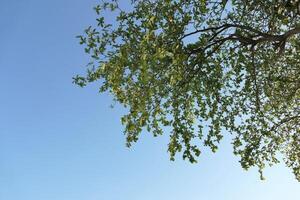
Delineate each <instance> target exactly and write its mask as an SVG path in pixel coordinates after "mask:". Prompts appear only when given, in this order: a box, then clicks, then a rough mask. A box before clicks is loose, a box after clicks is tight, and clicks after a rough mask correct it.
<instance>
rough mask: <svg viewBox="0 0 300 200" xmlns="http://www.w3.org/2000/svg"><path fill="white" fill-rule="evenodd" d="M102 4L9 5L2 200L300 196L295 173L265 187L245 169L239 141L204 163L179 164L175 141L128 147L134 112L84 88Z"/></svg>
mask: <svg viewBox="0 0 300 200" xmlns="http://www.w3.org/2000/svg"><path fill="white" fill-rule="evenodd" d="M96 3H97V1H96V0H75V1H74V0H51V1H49V0H48V1H46V0H26V1H25V0H1V1H0V27H1V31H0V41H1V45H0V75H1V79H0V91H1V93H0V113H1V114H0V200H102V199H105V200H127V199H128V200H129V199H130V200H140V199H143V200H153V199H156V200H168V199H172V200H177V199H178V200H179V199H189V200H196V199H197V200H198V199H205V200H217V199H222V200H240V199H244V200H248V199H249V200H250V199H251V200H252V199H256V200H263V199H264V200H265V199H272V200H282V199H297V198H299V196H300V183H298V182H297V181H296V180H295V179H294V176H293V175H292V174H291V172H290V170H289V169H287V168H285V167H284V166H281V165H279V166H275V167H273V168H271V169H267V170H266V172H265V175H266V178H267V180H266V181H260V180H259V174H258V173H257V170H256V169H252V170H249V171H248V172H246V171H244V170H242V169H241V167H240V166H239V163H238V159H237V158H236V157H234V156H233V154H232V148H231V146H230V144H229V143H230V141H229V140H226V139H225V140H224V141H223V143H222V144H221V147H220V150H219V152H218V153H216V154H211V153H209V152H208V151H204V155H202V157H201V158H200V162H199V163H198V164H196V165H192V164H189V163H187V162H184V161H182V160H181V159H177V160H176V161H175V162H170V161H169V157H168V154H167V152H166V150H167V146H166V144H167V142H168V141H167V139H168V137H167V136H164V137H159V138H153V137H151V135H150V134H148V133H144V134H143V135H142V136H141V139H140V141H139V142H138V143H137V144H136V145H134V146H133V148H132V149H128V148H126V147H125V138H124V136H123V133H122V126H121V124H120V116H121V115H122V113H123V112H124V110H123V109H122V108H121V107H120V106H118V105H116V106H115V108H114V109H111V108H110V105H111V103H112V99H111V97H110V96H109V95H107V94H101V95H99V94H98V93H97V86H96V85H92V86H89V87H87V88H84V89H81V88H78V87H76V86H75V85H73V84H72V76H74V75H75V74H77V73H81V72H83V71H84V70H85V69H84V66H85V64H86V63H87V61H88V58H87V56H86V55H85V54H84V52H83V49H82V47H81V46H80V45H79V44H78V41H77V39H76V38H75V36H76V35H78V34H81V33H82V30H83V29H84V28H85V27H86V26H87V25H89V24H91V23H93V22H94V19H95V15H94V13H93V11H92V7H93V6H94V5H96Z"/></svg>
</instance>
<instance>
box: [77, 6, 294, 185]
mask: <svg viewBox="0 0 300 200" xmlns="http://www.w3.org/2000/svg"><path fill="white" fill-rule="evenodd" d="M130 4H131V5H132V8H131V9H127V11H125V10H122V8H121V7H120V6H119V4H118V2H117V1H116V0H111V1H109V2H102V3H101V4H100V5H98V6H96V7H95V11H96V13H97V14H98V18H97V25H96V26H95V28H93V27H92V26H90V27H89V28H88V29H86V30H85V34H84V35H82V36H79V39H80V43H81V44H83V45H85V51H86V53H88V54H90V55H91V57H92V62H91V63H90V64H89V67H88V71H87V75H86V76H76V77H75V78H74V81H75V83H77V84H78V85H80V86H85V85H86V84H87V83H89V82H94V81H99V80H100V81H102V83H101V87H100V91H101V92H103V91H109V92H111V93H112V94H113V96H114V98H115V100H116V101H118V102H120V103H121V104H122V105H124V106H125V107H127V108H128V110H129V112H128V114H127V115H125V116H123V117H122V123H123V124H124V125H125V134H126V139H127V145H128V146H130V145H131V144H132V143H133V142H136V141H137V140H138V137H139V134H140V133H141V131H142V130H144V129H145V130H148V131H149V132H152V133H153V134H154V136H158V135H161V134H163V130H164V127H171V129H172V131H171V132H170V142H169V145H168V151H169V153H170V156H171V159H172V160H173V159H174V157H175V155H176V153H178V152H182V155H183V158H184V159H188V160H189V161H190V162H196V159H197V158H196V157H197V156H199V155H200V154H201V149H200V148H201V146H202V145H201V144H200V143H199V141H200V142H201V143H202V144H203V145H204V146H208V147H210V148H211V150H212V151H213V152H215V151H216V150H217V147H218V143H219V142H220V140H221V139H222V137H223V134H224V133H225V132H229V133H230V134H231V135H232V136H233V141H232V144H233V148H234V153H235V154H236V155H238V156H240V158H241V160H240V163H241V165H242V167H243V168H244V169H248V168H249V167H252V166H257V167H258V168H259V171H260V172H261V173H262V170H263V168H264V167H265V165H266V164H268V165H272V164H274V163H278V162H279V161H278V156H281V155H284V161H285V163H286V164H287V166H288V167H290V168H291V169H292V170H293V172H294V174H295V176H296V178H297V179H298V180H299V181H300V106H299V102H300V78H299V77H300V62H299V60H300V54H299V53H300V43H299V41H300V40H299V39H300V37H299V33H300V24H299V20H300V15H299V1H297V0H296V1H283V0H263V1H262V0H253V1H242V0H231V1H229V0H219V1H218V0H216V1H208V0H172V1H171V0H132V1H131V3H130ZM105 13H106V16H107V13H108V14H109V16H110V17H111V16H116V19H115V20H111V22H110V23H111V24H110V23H109V22H108V20H107V19H105V18H104V15H105ZM113 13H115V14H113Z"/></svg>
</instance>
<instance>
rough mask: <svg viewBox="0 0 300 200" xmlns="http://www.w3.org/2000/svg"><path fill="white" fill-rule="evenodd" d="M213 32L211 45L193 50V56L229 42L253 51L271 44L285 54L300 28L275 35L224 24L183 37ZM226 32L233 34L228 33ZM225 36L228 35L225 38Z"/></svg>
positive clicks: (246, 27) (241, 26) (247, 27)
mask: <svg viewBox="0 0 300 200" xmlns="http://www.w3.org/2000/svg"><path fill="white" fill-rule="evenodd" d="M208 32H211V33H212V35H211V38H210V39H209V40H208V41H209V43H208V45H207V46H205V47H199V48H196V49H193V50H191V52H190V53H191V54H194V53H198V52H199V51H201V52H203V51H205V50H207V49H209V48H211V47H213V46H219V45H222V44H223V43H225V42H227V41H238V42H240V43H241V44H242V45H245V46H251V48H252V49H253V48H254V47H255V46H257V45H258V44H261V43H265V42H271V43H273V44H274V46H275V48H276V50H278V49H279V54H280V55H281V54H282V53H283V52H284V48H285V44H286V41H287V40H288V39H289V38H290V37H292V36H293V35H296V34H299V33H300V27H296V28H294V29H291V30H289V31H287V32H285V33H284V34H278V35H273V34H269V33H265V32H262V31H260V30H257V29H254V28H252V27H250V26H245V25H238V24H224V25H221V26H217V27H210V28H204V29H201V30H196V31H193V32H191V33H187V34H185V35H184V36H182V37H181V39H184V38H186V37H189V36H192V35H195V34H201V33H208ZM226 32H231V33H229V34H228V33H227V34H226ZM224 35H227V36H225V37H224Z"/></svg>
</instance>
